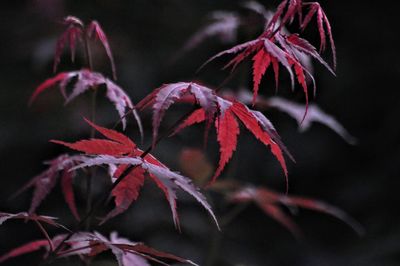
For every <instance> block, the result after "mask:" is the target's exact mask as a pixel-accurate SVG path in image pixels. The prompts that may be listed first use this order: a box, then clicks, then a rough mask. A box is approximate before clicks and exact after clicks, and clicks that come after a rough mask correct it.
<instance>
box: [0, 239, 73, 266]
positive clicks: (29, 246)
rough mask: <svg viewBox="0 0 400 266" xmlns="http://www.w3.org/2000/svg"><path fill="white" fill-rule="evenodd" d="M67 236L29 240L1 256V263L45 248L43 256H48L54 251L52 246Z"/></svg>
mask: <svg viewBox="0 0 400 266" xmlns="http://www.w3.org/2000/svg"><path fill="white" fill-rule="evenodd" d="M64 237H65V235H63V234H62V235H57V236H55V237H53V238H52V239H51V240H50V241H48V239H39V240H34V241H31V242H28V243H26V244H23V245H21V246H19V247H17V248H14V249H12V250H10V251H9V252H7V253H6V254H4V255H2V256H0V263H3V262H5V261H6V260H9V259H11V258H15V257H18V256H21V255H24V254H27V253H31V252H35V251H37V250H39V249H42V248H44V249H45V254H44V256H43V258H46V257H48V255H49V254H50V252H51V251H52V248H53V247H54V246H57V245H58V244H59V243H60V242H61V241H62V239H63V238H64Z"/></svg>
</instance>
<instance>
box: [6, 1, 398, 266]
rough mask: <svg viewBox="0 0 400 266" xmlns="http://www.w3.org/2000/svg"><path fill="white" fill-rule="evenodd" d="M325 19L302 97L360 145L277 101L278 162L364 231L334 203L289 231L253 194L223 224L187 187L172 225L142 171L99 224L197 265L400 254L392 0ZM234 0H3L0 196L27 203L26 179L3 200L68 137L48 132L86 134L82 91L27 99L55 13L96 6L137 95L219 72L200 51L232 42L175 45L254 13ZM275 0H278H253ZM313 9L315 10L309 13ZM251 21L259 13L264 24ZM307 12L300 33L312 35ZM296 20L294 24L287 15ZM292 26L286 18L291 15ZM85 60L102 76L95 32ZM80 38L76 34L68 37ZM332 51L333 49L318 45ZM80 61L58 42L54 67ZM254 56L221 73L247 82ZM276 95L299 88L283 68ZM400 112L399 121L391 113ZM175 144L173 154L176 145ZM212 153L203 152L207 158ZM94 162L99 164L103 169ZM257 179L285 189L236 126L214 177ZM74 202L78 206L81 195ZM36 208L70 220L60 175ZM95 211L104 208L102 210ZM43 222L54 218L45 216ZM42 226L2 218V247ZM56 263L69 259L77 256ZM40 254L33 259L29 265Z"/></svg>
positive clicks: (165, 153)
mask: <svg viewBox="0 0 400 266" xmlns="http://www.w3.org/2000/svg"><path fill="white" fill-rule="evenodd" d="M319 2H320V3H321V5H322V6H323V8H324V10H325V11H326V13H327V15H328V17H329V19H330V22H331V24H332V28H333V35H334V38H335V40H336V47H337V59H338V67H337V77H334V76H332V75H331V74H330V73H329V72H328V71H326V70H325V69H323V67H321V66H319V65H318V64H315V65H314V71H315V72H314V73H315V77H316V81H317V96H316V98H315V99H313V100H312V101H313V102H315V103H317V104H318V105H319V106H320V107H321V108H322V109H323V110H324V111H326V112H327V113H329V114H331V115H333V116H334V117H335V118H337V119H338V121H340V123H342V125H343V126H344V127H345V128H346V129H347V130H348V131H349V132H350V133H351V134H352V135H353V136H354V137H356V138H357V140H358V142H357V145H350V144H348V143H346V142H345V141H344V140H343V139H342V138H341V137H340V136H338V135H336V134H335V133H334V132H333V131H331V130H330V129H328V128H327V127H325V126H323V125H321V124H314V125H313V126H312V127H311V129H310V130H308V131H307V132H304V133H299V132H298V129H297V124H296V122H295V120H294V119H292V118H291V117H289V116H287V115H286V114H284V113H281V112H278V111H276V110H267V111H265V112H264V113H265V115H266V116H267V117H268V118H269V119H270V120H271V121H272V123H273V124H274V125H275V127H276V128H277V130H278V132H279V133H280V135H281V137H282V140H283V142H284V143H285V144H286V146H287V147H288V149H289V150H290V151H291V153H292V154H293V155H294V157H295V158H296V163H292V162H288V165H289V182H290V189H289V194H290V195H301V196H306V197H310V198H315V199H319V200H323V201H325V202H329V203H330V204H333V205H335V206H338V207H340V208H341V209H343V210H344V211H346V212H347V213H348V214H350V215H351V216H352V217H354V218H355V219H356V220H357V221H359V222H360V223H361V224H362V225H363V226H364V228H365V231H366V233H365V235H364V236H363V237H359V236H357V234H355V233H354V232H353V231H352V230H351V228H349V227H348V226H346V225H345V224H344V223H342V222H341V221H340V220H337V219H335V218H332V217H330V216H327V215H324V214H321V213H316V212H311V211H307V210H300V211H299V213H298V215H296V216H295V217H293V219H294V221H295V222H296V223H297V224H298V225H299V226H300V228H301V229H302V231H303V234H304V236H305V237H304V239H302V240H300V241H299V240H296V239H295V238H294V237H293V236H292V235H291V234H290V232H289V231H288V230H286V229H285V228H284V227H283V226H281V225H280V224H279V223H277V222H276V221H274V220H272V219H271V218H270V217H268V216H266V215H265V214H264V213H263V212H262V211H261V210H260V209H258V208H257V206H256V205H249V206H248V207H247V208H246V209H244V210H242V211H241V212H240V213H238V214H237V215H236V216H235V218H234V219H233V220H232V221H231V222H230V223H229V224H227V225H226V226H224V228H223V230H222V233H219V232H217V231H216V228H215V225H214V224H213V222H212V221H211V219H210V218H209V217H208V215H207V214H206V212H205V211H204V210H202V208H201V207H200V205H198V204H196V203H194V202H193V201H192V200H191V199H190V198H189V197H187V196H186V195H183V194H182V195H181V194H179V196H180V198H181V200H180V201H178V206H179V213H180V216H181V222H182V233H179V232H178V231H176V230H175V229H174V226H173V223H172V217H171V214H170V211H169V208H168V205H167V203H166V201H165V199H164V197H163V195H162V193H161V192H160V191H159V190H158V189H157V188H156V187H155V186H154V184H152V183H151V182H148V183H146V185H145V187H144V188H143V189H142V192H141V194H142V196H141V197H140V198H139V200H138V201H137V202H136V203H135V204H133V206H132V207H131V208H130V209H129V211H128V212H126V213H125V214H123V215H120V216H118V217H116V218H114V219H112V220H111V221H110V222H108V223H107V224H106V225H104V226H101V227H95V228H94V229H95V230H98V231H101V232H104V234H107V233H108V232H110V231H113V230H116V231H118V232H119V233H120V235H122V236H125V237H128V238H130V239H131V240H134V241H143V242H145V243H147V244H148V245H150V246H153V247H155V248H158V249H161V250H165V251H169V252H172V253H174V254H177V255H180V256H182V257H187V258H190V259H191V260H193V261H195V262H197V263H199V264H201V265H316V266H317V265H318V266H319V265H399V263H400V252H399V251H400V215H399V211H398V205H397V203H398V202H399V200H400V197H399V196H398V195H399V191H398V190H399V184H400V183H399V180H398V178H399V177H400V176H399V174H400V161H399V158H400V141H399V137H400V126H399V124H398V121H399V119H398V115H399V114H400V104H399V103H400V101H399V97H398V96H400V94H399V92H398V90H397V88H396V86H398V82H397V79H398V77H399V74H400V63H399V62H400V56H399V53H398V40H399V36H398V34H399V33H398V27H397V26H398V22H397V19H396V17H397V6H396V4H395V2H387V3H385V4H383V3H378V2H377V3H375V4H373V5H371V4H366V2H363V1H319ZM241 3H243V2H242V1H232V0H218V1H215V0H214V1H212V0H202V1H192V0H131V1H105V0H98V1H64V0H31V1H6V2H4V3H3V4H2V8H1V10H0V21H1V23H0V30H1V36H2V39H1V49H0V53H1V64H0V67H1V74H0V84H1V87H2V89H1V90H0V94H1V97H0V101H1V104H0V108H1V112H0V116H1V117H0V121H1V122H0V123H1V127H0V139H1V141H0V156H1V157H0V161H1V162H2V172H1V176H2V177H1V178H0V187H1V193H0V210H1V211H4V212H13V213H15V212H19V211H26V210H27V209H28V207H29V204H30V198H31V191H29V192H25V193H23V194H21V195H20V196H18V197H16V198H15V199H13V200H8V199H9V197H10V196H11V195H12V194H13V193H14V192H15V191H16V190H17V189H18V188H20V187H21V186H22V185H23V184H25V183H26V182H27V181H28V180H29V179H30V178H31V177H33V176H35V175H36V174H38V173H40V172H41V171H43V170H44V166H43V164H42V162H43V161H45V160H48V159H51V158H53V157H55V156H57V155H58V154H60V153H63V152H66V149H64V148H62V147H59V146H57V145H55V144H52V143H49V142H48V140H50V139H61V140H65V141H75V140H78V139H81V138H87V137H88V136H89V127H88V125H87V124H85V123H84V121H83V120H82V117H89V116H90V106H89V102H90V93H86V94H85V95H83V96H82V97H80V98H78V99H77V100H75V101H74V102H72V103H71V104H69V105H67V106H63V99H62V96H61V95H60V93H59V91H58V90H57V89H53V90H49V91H48V92H46V93H44V94H43V95H42V96H41V97H40V98H39V99H38V100H37V102H36V103H35V104H34V105H33V106H31V107H28V106H27V102H28V99H29V97H30V94H31V93H32V92H33V90H34V89H35V88H36V86H38V84H40V83H41V82H42V81H43V80H45V79H46V78H48V77H49V76H52V75H53V73H52V63H53V61H52V59H53V55H54V47H55V42H56V39H57V37H58V36H59V34H61V33H62V31H63V26H62V24H61V21H62V18H63V17H65V16H67V15H74V16H77V17H79V18H81V19H82V20H83V21H85V22H89V21H90V20H92V19H96V20H98V21H99V22H100V23H101V25H102V26H103V29H104V31H105V32H106V33H107V35H108V38H109V41H110V45H111V48H112V50H113V54H114V57H115V62H116V66H117V73H118V82H117V83H118V84H119V85H121V87H123V88H124V89H125V90H126V92H127V93H128V95H130V96H131V98H132V100H133V102H134V103H136V102H138V101H139V100H140V99H142V98H143V97H144V96H145V95H147V94H148V93H150V92H151V91H152V90H153V89H155V88H157V87H158V86H160V85H161V84H163V83H169V82H177V81H189V80H197V81H201V82H202V83H204V84H206V85H209V86H211V87H216V86H218V85H219V84H220V83H221V82H222V81H223V80H224V79H225V78H226V77H227V76H228V75H229V71H221V70H220V68H221V67H222V66H223V64H224V63H226V62H227V60H228V58H222V59H221V60H218V61H216V62H214V63H212V64H211V65H210V66H208V67H207V68H205V69H204V70H203V71H202V72H200V73H199V74H196V73H195V72H196V70H197V68H198V67H199V66H200V65H201V64H202V63H203V62H204V61H205V60H207V59H208V58H209V57H210V56H212V55H214V54H215V53H217V52H219V51H221V50H222V49H226V48H229V47H231V46H232V43H225V44H224V43H221V42H220V40H219V39H218V38H209V39H205V40H204V42H202V43H201V44H200V45H199V46H197V47H195V48H193V49H192V50H190V51H186V52H185V53H180V51H182V48H183V46H184V44H185V42H186V41H187V40H188V39H189V38H190V37H191V36H192V35H193V34H194V33H195V32H196V31H197V30H199V29H201V28H202V27H204V26H205V25H207V23H208V22H209V19H208V17H207V16H208V15H209V14H210V12H212V11H215V10H227V11H231V12H237V13H238V14H239V15H240V16H242V17H244V18H249V21H251V22H254V21H256V22H257V21H258V20H257V19H255V20H254V17H256V15H255V14H251V12H250V11H248V10H247V11H246V10H244V9H243V7H242V6H241ZM260 3H262V4H265V7H266V8H274V7H276V6H277V5H278V4H279V1H261V0H260ZM312 23H315V21H313V22H312ZM249 24H250V25H248V28H247V29H246V28H240V29H239V32H238V38H237V42H243V41H245V40H249V39H251V38H254V37H256V36H257V35H258V34H259V33H260V31H261V30H262V24H258V23H249ZM260 25H261V27H260ZM314 26H315V24H313V25H312V26H310V29H309V30H306V32H305V35H304V36H306V38H307V39H309V40H310V41H311V43H313V44H314V45H315V46H317V47H318V46H319V38H318V32H317V31H315V30H313V28H314ZM293 28H295V27H294V26H293ZM289 30H290V29H289ZM93 47H94V48H93V49H94V51H93V54H94V55H93V56H94V58H95V62H94V64H95V69H96V70H97V71H101V72H104V73H105V74H106V75H107V76H111V72H110V67H109V64H108V59H107V57H106V55H105V53H104V51H103V48H102V47H101V45H100V44H97V45H94V46H93ZM78 49H79V48H78ZM324 57H325V58H328V61H329V60H330V59H329V58H330V54H329V51H328V52H327V53H326V54H324ZM83 63H84V60H83V57H82V54H81V53H80V52H78V56H77V60H76V61H75V63H71V62H70V59H69V53H68V52H66V53H64V55H63V57H62V63H61V65H60V70H73V69H79V68H80V67H81V66H82V64H83ZM250 67H251V66H250V65H249V64H248V63H244V64H243V65H242V66H240V68H239V69H238V71H237V75H238V77H235V78H233V79H231V80H230V81H229V82H228V83H227V84H226V87H227V88H230V89H232V90H237V89H239V88H243V87H244V88H246V87H247V88H249V87H251V72H250V71H251V68H250ZM271 80H272V75H271V73H268V74H267V75H266V76H265V78H264V79H263V81H262V84H261V89H260V92H261V94H262V95H263V96H265V97H267V96H271V95H274V87H273V85H272V84H273V82H272V81H271ZM102 95H103V94H102V93H100V96H99V102H98V109H97V117H98V119H97V122H98V123H99V124H101V125H104V126H108V127H111V126H113V125H114V123H115V121H116V120H117V119H118V115H117V113H116V112H115V110H114V109H113V107H112V105H111V104H110V103H109V102H108V101H107V100H103V99H102V97H101V96H102ZM278 95H279V96H282V97H285V98H288V99H292V100H294V101H297V102H304V96H303V94H302V93H301V90H300V89H299V88H297V89H296V90H295V92H294V93H292V92H291V91H290V86H289V82H288V75H287V73H284V72H283V71H282V75H281V85H280V89H279V92H278ZM184 109H185V107H182V108H180V107H174V108H172V109H171V111H169V112H168V113H167V116H166V119H165V120H164V121H163V123H162V128H161V130H163V129H166V128H167V127H168V125H171V124H172V123H173V121H175V120H176V119H177V117H179V116H180V114H181V113H182V112H184ZM142 118H143V120H144V126H145V133H146V138H145V141H144V144H143V146H142V147H146V146H147V144H148V143H149V142H150V140H151V137H150V136H151V127H150V126H151V123H150V118H151V112H150V111H147V112H144V113H143V114H142ZM396 121H397V122H396ZM202 129H203V127H201V126H199V127H193V128H190V129H187V130H186V131H184V132H182V133H181V134H179V135H177V136H175V137H173V138H168V139H166V140H165V141H163V142H162V143H161V144H160V145H159V146H158V147H157V148H156V150H155V151H154V154H155V155H156V156H157V157H158V158H159V159H160V160H161V161H162V162H165V163H166V164H167V165H168V166H170V167H171V168H172V169H174V170H182V168H184V167H185V162H184V160H183V159H182V156H181V155H180V154H181V152H182V151H183V150H185V149H187V148H199V149H201V148H202V145H203V143H202V134H203V133H202ZM126 134H127V135H129V136H130V137H131V138H132V139H134V140H135V141H137V142H138V143H140V141H139V135H138V133H137V127H136V125H135V123H134V121H133V119H131V120H130V121H129V126H128V128H127V130H126ZM214 136H215V133H214V132H212V133H211V137H210V143H209V145H208V148H207V150H206V151H205V154H206V155H205V156H207V160H208V161H209V162H210V163H207V165H208V164H211V165H212V166H213V167H214V166H215V165H216V163H217V161H218V154H217V150H218V146H217V145H216V142H215V137H214ZM180 158H181V159H180ZM207 167H209V166H207ZM103 175H104V173H103ZM225 179H236V180H240V181H241V182H244V183H252V184H255V185H258V186H267V187H268V188H270V189H273V190H276V191H279V192H284V189H285V182H284V177H283V174H282V172H281V170H280V168H279V165H278V163H277V162H276V160H275V159H274V158H273V157H272V155H271V154H270V152H269V150H268V149H266V148H265V147H264V146H263V145H262V144H260V143H259V142H257V140H255V138H254V137H253V136H252V135H251V134H249V133H248V132H246V130H244V129H243V130H242V134H241V136H240V138H239V146H238V150H237V152H236V153H235V154H234V157H233V159H232V161H231V163H230V164H229V166H228V168H227V169H226V170H225V171H224V174H223V176H221V180H225ZM75 185H76V197H77V201H78V203H79V204H83V203H84V191H85V190H84V182H83V181H82V180H79V179H77V180H75ZM109 185H110V184H109V180H108V179H107V178H106V177H105V176H102V173H100V174H99V177H98V182H97V183H96V186H95V194H96V196H99V195H100V193H101V192H102V191H103V190H104V186H109ZM207 194H208V196H210V200H211V203H212V204H213V206H214V207H215V211H216V213H217V215H218V216H219V217H224V215H226V214H229V212H230V211H232V209H233V208H235V207H234V205H231V204H227V203H225V202H224V199H223V197H221V196H218V195H215V193H213V192H207ZM80 211H83V209H81V210H80ZM38 212H39V213H40V214H44V215H51V216H56V217H60V219H61V222H63V223H65V224H67V225H69V226H71V227H73V225H74V223H75V221H74V220H73V218H71V217H72V216H71V215H70V212H69V210H68V209H67V206H66V204H65V203H64V201H63V198H62V193H61V189H60V188H59V186H58V185H57V187H56V188H55V189H54V191H53V192H52V193H51V194H50V195H49V197H48V198H47V199H46V200H45V201H44V202H43V204H42V205H41V207H40V208H39V210H38ZM100 215H104V213H103V214H99V216H100ZM49 231H50V233H51V234H55V233H57V231H56V230H53V229H52V228H49ZM37 238H41V234H40V232H39V231H38V230H37V228H36V227H35V226H34V225H33V224H31V223H27V224H25V223H23V222H21V221H9V222H7V223H5V224H3V225H2V226H1V227H0V239H1V241H0V250H1V253H4V252H6V251H7V250H9V249H11V248H13V247H16V246H19V245H21V244H23V243H25V242H26V241H29V240H33V239H37ZM40 256H41V254H40V252H36V253H35V254H32V255H26V256H22V257H20V258H16V259H13V260H10V261H8V262H6V263H5V264H4V265H31V264H32V263H33V262H35V261H39V260H40ZM58 263H59V264H57V265H75V263H77V261H75V260H74V259H70V260H60V261H59V262H58ZM34 264H36V263H33V265H34ZM93 265H116V262H113V260H112V257H111V255H110V254H105V255H103V256H100V257H99V258H97V259H96V260H94V262H93Z"/></svg>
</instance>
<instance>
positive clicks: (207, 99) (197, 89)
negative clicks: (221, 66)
mask: <svg viewBox="0 0 400 266" xmlns="http://www.w3.org/2000/svg"><path fill="white" fill-rule="evenodd" d="M177 101H180V102H182V101H189V102H195V103H197V104H198V105H200V106H201V108H202V109H203V110H204V114H205V119H206V122H207V123H206V124H207V126H206V131H205V138H206V136H207V133H208V129H209V127H210V125H211V123H212V122H213V120H214V115H215V113H216V112H217V96H216V94H215V93H214V91H213V90H210V89H209V88H207V87H205V86H202V85H199V84H197V83H194V82H177V83H170V84H165V85H163V86H161V87H160V88H158V89H156V90H154V91H153V92H152V93H151V94H149V95H147V96H146V97H145V98H144V99H143V100H141V101H140V102H139V103H138V104H137V108H138V109H143V108H146V107H148V106H152V108H153V145H154V144H155V142H156V140H157V136H158V129H159V126H160V123H161V120H162V119H163V117H164V114H165V112H166V111H167V110H168V108H169V107H170V106H171V105H172V104H173V103H174V102H177Z"/></svg>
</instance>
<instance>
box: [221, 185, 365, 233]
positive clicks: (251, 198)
mask: <svg viewBox="0 0 400 266" xmlns="http://www.w3.org/2000/svg"><path fill="white" fill-rule="evenodd" d="M228 199H229V200H230V201H232V202H255V203H256V204H257V205H258V206H259V207H260V208H261V209H262V210H263V212H264V213H265V214H267V215H268V216H270V217H271V218H273V219H275V220H276V221H278V222H279V223H281V224H282V225H283V226H284V227H286V228H287V229H288V230H289V231H290V232H291V233H292V234H293V235H294V236H296V237H301V230H300V229H299V228H298V226H297V225H296V224H295V223H294V222H293V220H292V219H291V218H290V217H289V216H288V215H287V214H286V213H285V212H284V211H283V210H282V209H281V208H280V206H279V205H284V206H287V207H288V208H289V209H290V208H292V209H293V208H297V207H300V208H305V209H310V210H314V211H318V212H322V213H326V214H329V215H332V216H334V217H336V218H338V219H339V220H342V221H343V222H345V223H346V224H347V225H349V226H350V227H351V228H352V229H353V230H354V231H355V232H356V233H358V234H359V235H363V233H364V229H363V227H362V226H361V225H360V224H359V223H358V222H357V221H355V220H354V219H353V218H351V217H350V216H349V215H347V214H346V213H345V212H344V211H342V210H340V209H339V208H337V207H335V206H332V205H330V204H327V203H325V202H322V201H318V200H314V199H310V198H305V197H297V196H288V195H286V194H281V193H277V192H274V191H272V190H269V189H267V188H265V187H258V188H255V187H243V188H241V189H239V190H236V191H235V192H231V193H230V194H228Z"/></svg>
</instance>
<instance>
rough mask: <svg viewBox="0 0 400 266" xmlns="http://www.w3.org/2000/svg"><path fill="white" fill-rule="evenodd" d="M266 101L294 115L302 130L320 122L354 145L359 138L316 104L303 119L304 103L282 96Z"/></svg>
mask: <svg viewBox="0 0 400 266" xmlns="http://www.w3.org/2000/svg"><path fill="white" fill-rule="evenodd" d="M266 103H267V105H268V106H269V107H273V108H277V109H278V110H280V111H282V112H285V113H287V114H288V115H290V116H291V117H293V118H294V119H295V120H296V121H297V123H298V125H299V130H300V131H301V132H303V131H306V130H308V129H309V128H310V127H311V124H312V123H313V122H318V123H321V124H323V125H325V126H327V127H329V128H330V129H332V130H333V131H334V132H336V133H337V134H338V135H339V136H341V137H342V138H343V139H344V140H345V141H347V142H348V143H349V144H353V145H354V144H356V143H357V139H356V138H354V137H353V136H352V135H351V134H350V133H349V132H348V131H347V130H346V129H345V128H344V127H343V126H342V125H341V124H340V123H339V122H338V121H337V120H336V119H335V118H334V117H333V116H331V115H328V114H327V113H325V112H324V111H322V110H321V108H319V107H318V106H317V105H316V104H311V105H310V106H309V111H308V115H307V117H306V118H305V119H304V120H303V118H302V116H303V115H302V112H303V111H302V110H303V109H304V106H303V105H302V104H298V103H295V102H292V101H289V100H286V99H283V98H280V97H272V98H269V99H268V100H267V101H266Z"/></svg>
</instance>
